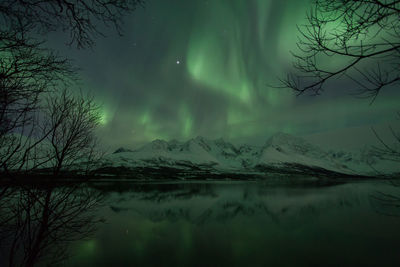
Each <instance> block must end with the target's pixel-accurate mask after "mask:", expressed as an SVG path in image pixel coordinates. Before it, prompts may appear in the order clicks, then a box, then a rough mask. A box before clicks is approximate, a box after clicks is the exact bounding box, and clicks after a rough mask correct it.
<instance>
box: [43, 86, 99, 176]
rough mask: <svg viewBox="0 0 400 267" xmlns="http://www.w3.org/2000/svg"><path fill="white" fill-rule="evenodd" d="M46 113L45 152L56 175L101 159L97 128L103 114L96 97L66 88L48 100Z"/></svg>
mask: <svg viewBox="0 0 400 267" xmlns="http://www.w3.org/2000/svg"><path fill="white" fill-rule="evenodd" d="M45 111H46V112H45V117H44V119H43V126H42V130H43V136H46V140H47V144H45V146H44V150H45V151H46V152H45V154H46V155H47V157H48V160H47V161H48V162H49V163H50V166H51V168H52V169H53V175H54V176H57V175H59V174H60V171H62V170H68V168H69V167H71V166H73V165H74V164H78V163H79V164H81V165H82V164H85V166H88V165H90V164H91V163H92V162H94V161H96V160H97V159H98V156H99V155H100V154H99V153H97V152H96V150H97V146H98V143H97V138H96V136H95V129H96V127H97V126H98V125H99V124H100V113H99V106H98V105H97V104H96V103H95V102H94V100H93V98H92V97H89V96H84V95H82V93H81V94H79V95H73V94H72V93H70V92H68V90H67V89H64V90H62V92H61V93H60V94H54V95H52V96H50V97H49V98H48V99H47V105H46V108H45ZM81 167H82V166H81Z"/></svg>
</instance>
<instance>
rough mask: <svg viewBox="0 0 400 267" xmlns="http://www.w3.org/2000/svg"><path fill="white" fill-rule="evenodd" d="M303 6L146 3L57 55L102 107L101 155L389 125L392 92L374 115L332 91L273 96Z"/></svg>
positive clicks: (226, 0) (232, 1)
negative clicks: (154, 144) (92, 42)
mask: <svg viewBox="0 0 400 267" xmlns="http://www.w3.org/2000/svg"><path fill="white" fill-rule="evenodd" d="M309 5H310V3H309V0H286V1H273V0H246V1H245V0H218V1H217V0H191V1H185V0H171V1H162V0H158V1H157V0H152V1H147V2H146V4H145V7H144V8H139V9H138V10H136V11H135V12H134V13H133V14H131V15H130V16H129V17H127V18H126V20H125V24H124V27H123V31H124V36H123V37H119V36H117V35H116V34H115V33H114V31H113V29H107V30H106V37H105V38H98V39H97V40H96V47H94V48H93V50H76V49H73V48H65V45H64V44H63V43H57V40H53V41H52V45H55V46H57V48H58V49H59V50H60V51H61V53H65V54H67V55H68V56H69V57H70V58H72V59H74V60H75V63H76V64H77V65H78V67H80V68H82V72H81V73H82V76H83V81H82V87H83V88H84V89H85V90H88V91H90V92H92V94H93V95H95V97H96V99H97V101H98V102H99V103H101V104H102V105H103V110H102V113H103V114H102V116H103V118H102V126H101V128H102V129H101V131H100V133H101V138H102V139H103V140H104V143H105V144H106V145H109V146H112V147H115V146H120V145H128V146H135V145H136V144H141V143H144V142H147V141H151V140H153V139H157V138H159V139H166V140H171V139H178V140H186V139H188V138H192V137H195V136H198V135H202V136H205V137H208V138H219V137H223V138H225V139H227V140H230V141H232V142H250V143H251V142H258V143H260V142H263V141H264V140H266V138H267V137H269V136H270V135H271V134H274V133H276V132H280V131H283V132H287V133H292V134H296V135H307V134H313V133H318V132H324V131H332V130H337V129H344V128H351V127H358V126H369V125H375V124H382V123H389V122H390V121H392V120H394V118H395V116H396V113H395V112H396V111H397V110H398V107H399V105H398V101H397V99H398V98H397V97H393V95H394V94H395V91H394V90H392V91H391V90H386V91H383V92H382V93H381V94H380V95H379V97H378V99H377V100H376V101H375V103H374V104H373V105H370V103H369V101H368V100H362V99H358V98H356V97H354V96H352V95H351V94H349V91H348V89H352V88H349V86H350V85H347V84H341V83H338V84H337V85H336V86H331V87H332V88H330V90H327V91H326V92H324V94H322V95H321V96H318V97H314V96H307V95H302V96H300V97H296V96H295V94H294V93H293V92H291V91H290V90H288V89H277V88H273V87H271V86H270V85H271V84H276V83H277V77H278V76H282V75H285V72H286V71H287V70H288V69H289V68H290V66H291V62H292V57H291V54H290V51H291V50H295V49H296V40H297V36H298V32H297V27H296V25H301V24H302V23H304V18H305V16H306V12H307V10H308V9H309V7H310V6H309Z"/></svg>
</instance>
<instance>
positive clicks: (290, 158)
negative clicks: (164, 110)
mask: <svg viewBox="0 0 400 267" xmlns="http://www.w3.org/2000/svg"><path fill="white" fill-rule="evenodd" d="M383 166H384V168H383ZM102 167H103V168H104V167H113V168H118V167H123V168H127V169H132V168H153V169H158V168H165V167H167V168H173V169H180V170H188V171H190V170H202V171H209V172H212V171H216V172H227V173H235V172H242V173H244V172H256V171H260V170H262V171H264V172H265V171H266V170H268V169H269V170H271V169H275V170H277V169H279V170H282V171H285V170H286V171H293V170H294V169H302V168H305V169H314V170H321V171H328V172H335V173H342V174H349V175H360V174H361V175H376V174H378V173H384V174H388V173H395V172H400V164H399V162H394V161H391V160H389V159H387V158H384V157H381V156H380V155H377V154H375V155H374V154H373V153H371V151H370V150H368V149H364V150H363V151H357V152H342V151H325V150H323V149H322V148H320V147H318V146H316V145H313V144H311V143H310V142H307V141H306V140H304V139H302V138H299V137H295V136H292V135H289V134H284V133H278V134H276V135H274V136H272V137H271V138H269V139H268V140H267V141H266V143H265V144H264V145H263V146H259V147H258V146H250V145H242V146H240V147H236V146H234V145H233V144H231V143H229V142H226V141H225V140H223V139H217V140H209V139H206V138H204V137H200V136H198V137H196V138H193V139H190V140H188V141H186V142H179V141H176V140H172V141H169V142H167V141H164V140H154V141H153V142H151V143H148V144H146V145H144V146H143V147H141V148H139V149H137V150H134V151H131V150H128V149H124V148H119V149H118V150H117V151H115V152H114V153H113V154H111V155H108V156H106V157H105V158H104V160H103V161H102Z"/></svg>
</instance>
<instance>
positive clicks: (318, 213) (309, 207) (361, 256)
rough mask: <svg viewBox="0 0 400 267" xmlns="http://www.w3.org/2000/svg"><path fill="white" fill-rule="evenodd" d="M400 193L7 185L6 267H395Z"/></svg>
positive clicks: (330, 187)
mask: <svg viewBox="0 0 400 267" xmlns="http://www.w3.org/2000/svg"><path fill="white" fill-rule="evenodd" d="M399 191H400V190H399V188H398V187H396V186H393V184H388V183H381V182H374V181H367V182H358V183H334V184H326V183H323V184H321V183H319V182H318V183H311V184H294V185H288V184H283V185H279V184H274V185H271V184H270V183H260V182H235V183H232V182H221V183H218V182H197V183H161V184H160V183H159V184H138V183H129V182H128V183H124V182H104V183H99V182H96V183H91V184H89V185H87V186H77V187H71V186H69V187H62V186H61V187H56V188H45V189H43V188H42V189H38V188H29V189H28V188H18V189H17V188H13V189H11V188H8V189H3V191H1V192H0V194H2V196H1V201H0V209H1V210H0V223H1V225H0V229H1V232H0V234H1V237H0V240H1V253H2V254H1V262H0V266H33V265H35V264H36V263H38V265H39V266H40V265H43V266H54V264H55V263H62V265H63V266H96V267H99V266H249V265H251V266H266V265H270V266H344V265H351V266H399V264H400V258H399V257H398V255H399V253H400V245H399V243H398V240H400V231H399V230H398V229H399V226H400V220H399V218H397V217H394V216H386V214H393V213H394V212H396V210H398V209H399V207H398V205H397V204H396V203H397V202H395V201H393V198H391V197H388V196H399V195H400V194H399ZM382 194H384V195H382ZM377 196H379V197H377ZM382 196H384V197H382ZM100 203H101V205H100ZM387 203H389V204H390V205H387ZM383 211H384V212H383ZM99 218H104V219H105V221H104V222H105V223H98V222H99Z"/></svg>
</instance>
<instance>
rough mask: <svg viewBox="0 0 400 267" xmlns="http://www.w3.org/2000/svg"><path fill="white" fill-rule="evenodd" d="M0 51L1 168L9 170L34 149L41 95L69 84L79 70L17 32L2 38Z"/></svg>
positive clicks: (22, 160) (21, 161)
mask: <svg viewBox="0 0 400 267" xmlns="http://www.w3.org/2000/svg"><path fill="white" fill-rule="evenodd" d="M13 38H14V39H13ZM0 54H1V55H2V56H1V57H0V147H1V149H0V169H3V170H5V171H8V169H9V168H15V167H16V166H17V165H19V166H21V164H20V163H23V162H24V161H25V160H24V158H26V157H27V155H28V154H29V153H28V152H30V150H32V149H33V146H32V144H33V143H32V139H31V138H32V137H34V135H35V132H34V131H35V129H36V128H35V117H36V115H37V112H38V111H39V109H40V106H39V102H40V98H41V97H42V95H43V94H45V93H46V92H49V91H52V90H54V88H55V86H60V85H61V84H67V83H68V81H69V80H70V79H71V78H72V77H73V76H74V71H75V70H74V69H73V68H72V67H71V66H70V64H69V63H68V61H67V60H66V59H62V58H59V57H57V56H56V55H55V54H54V53H52V52H51V51H49V50H46V49H44V48H41V47H40V44H39V43H36V42H31V41H28V40H24V39H19V38H18V37H16V36H14V37H10V38H8V39H7V41H4V42H1V40H0ZM28 148H29V149H28Z"/></svg>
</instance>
